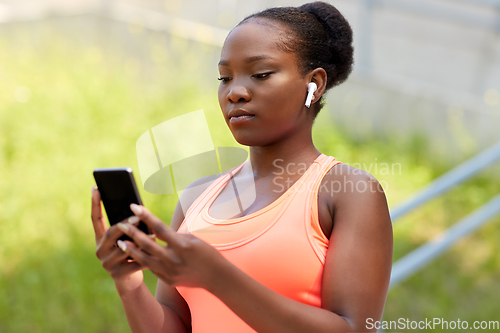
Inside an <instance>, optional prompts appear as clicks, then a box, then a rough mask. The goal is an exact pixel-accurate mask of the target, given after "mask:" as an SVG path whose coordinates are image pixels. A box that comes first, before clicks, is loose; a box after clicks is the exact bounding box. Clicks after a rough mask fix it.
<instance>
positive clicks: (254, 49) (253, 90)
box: [219, 21, 313, 146]
mask: <svg viewBox="0 0 500 333" xmlns="http://www.w3.org/2000/svg"><path fill="white" fill-rule="evenodd" d="M268 22H269V21H266V23H268ZM269 23H270V22H269ZM272 24H273V25H275V26H274V27H273V26H270V25H267V24H266V25H263V24H258V23H256V22H255V21H249V22H246V23H244V24H242V25H240V26H238V27H236V28H234V29H233V31H232V32H231V33H230V34H229V36H228V37H227V39H226V42H225V43H224V46H223V48H222V53H221V60H220V62H219V73H220V80H221V83H220V86H219V104H220V106H221V109H222V113H223V115H224V117H225V120H226V123H227V124H228V126H229V129H230V130H231V132H232V133H233V136H234V137H235V139H236V141H238V142H239V143H240V144H243V145H247V146H266V145H270V144H273V143H277V142H279V141H281V140H284V139H287V138H289V137H290V136H293V135H297V134H299V133H305V132H304V131H307V128H308V127H309V131H310V128H311V126H312V121H313V117H312V112H310V111H309V112H307V110H308V109H306V108H305V107H304V102H305V100H306V96H307V84H308V81H307V78H306V77H305V76H303V75H302V74H301V73H300V72H299V69H298V65H297V60H296V56H295V54H294V53H287V52H284V51H282V50H280V49H279V48H278V43H279V42H280V34H284V33H287V30H286V28H283V26H282V25H279V24H278V23H274V22H272Z"/></svg>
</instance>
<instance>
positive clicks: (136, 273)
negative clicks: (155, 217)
mask: <svg viewBox="0 0 500 333" xmlns="http://www.w3.org/2000/svg"><path fill="white" fill-rule="evenodd" d="M91 216H92V224H93V226H94V232H95V241H96V244H97V250H96V255H97V258H99V260H100V261H101V263H102V267H104V269H105V270H106V271H107V272H108V273H109V275H111V277H112V278H113V280H115V285H116V289H117V290H118V293H119V294H120V295H122V294H124V293H127V292H128V291H132V290H134V289H136V288H138V287H139V286H140V285H141V284H142V282H143V274H142V270H143V269H145V267H142V266H141V265H139V264H138V263H136V262H135V261H130V260H127V254H125V253H124V252H123V251H122V250H120V248H119V247H118V246H117V245H116V241H117V240H118V238H120V237H121V236H123V232H121V231H120V229H118V228H117V227H116V224H115V225H113V226H112V227H110V228H108V227H107V224H106V222H105V221H104V217H103V214H102V207H101V194H100V193H99V190H98V189H96V188H92V213H91ZM122 222H127V220H124V221H122Z"/></svg>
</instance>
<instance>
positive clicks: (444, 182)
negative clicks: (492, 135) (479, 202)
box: [390, 142, 500, 287]
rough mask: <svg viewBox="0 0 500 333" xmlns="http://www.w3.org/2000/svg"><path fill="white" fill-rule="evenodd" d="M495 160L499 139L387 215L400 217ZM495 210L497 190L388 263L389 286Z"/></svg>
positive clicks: (498, 200) (499, 153) (499, 200)
mask: <svg viewBox="0 0 500 333" xmlns="http://www.w3.org/2000/svg"><path fill="white" fill-rule="evenodd" d="M498 160H500V142H498V143H496V144H494V145H493V146H491V147H489V148H487V149H485V150H484V151H482V152H481V153H479V154H477V155H476V156H474V157H473V158H471V159H469V160H467V161H466V162H464V163H462V164H460V165H459V166H457V167H455V168H454V169H452V170H451V171H449V172H447V173H446V174H444V175H443V176H441V177H439V178H438V179H436V180H435V181H433V182H432V183H431V184H429V185H428V186H426V187H425V188H423V189H422V190H421V191H419V192H417V194H416V195H414V196H413V197H412V198H410V199H409V200H408V201H406V202H404V203H403V204H402V205H400V206H399V207H397V208H395V209H393V210H392V212H391V218H392V219H393V221H394V220H396V219H398V218H400V217H401V216H403V215H404V214H406V213H408V212H409V211H411V210H413V209H415V208H417V207H418V206H420V205H422V204H423V203H425V202H427V201H429V200H430V199H432V198H434V197H436V196H438V195H440V194H442V193H444V192H446V191H447V190H449V189H451V188H452V187H454V186H457V185H458V184H460V183H462V182H464V181H465V180H467V179H469V178H470V177H472V176H474V175H476V174H477V173H478V172H480V171H482V170H484V169H485V168H487V167H489V166H490V165H492V164H493V163H495V162H496V161H498ZM499 213H500V194H499V195H497V196H495V197H494V198H493V199H491V200H490V201H489V202H488V203H486V204H484V205H483V206H481V207H480V208H478V209H477V210H475V211H474V212H473V213H471V214H469V215H468V216H466V217H465V218H463V219H461V220H460V221H458V222H457V223H455V224H454V225H453V226H451V227H450V228H448V229H447V230H446V231H444V232H443V233H442V234H441V235H439V236H437V237H435V238H434V239H432V240H430V241H429V242H427V243H426V244H424V245H422V246H420V247H419V248H417V249H415V250H413V251H412V252H410V253H409V254H407V255H406V256H404V257H403V258H401V259H399V260H398V261H396V262H395V263H394V264H393V266H392V273H391V282H390V287H394V286H395V285H397V284H398V283H400V282H401V281H403V280H404V279H406V278H408V277H410V276H411V275H413V274H414V273H416V272H417V271H418V270H420V269H421V268H423V267H424V266H425V265H426V264H428V263H430V262H431V261H432V260H434V259H435V258H437V257H438V256H439V255H440V254H442V253H443V252H445V251H446V250H447V249H449V248H450V247H451V246H452V245H454V244H455V243H456V242H457V241H458V240H459V239H461V238H462V237H464V236H466V235H468V234H469V233H471V232H473V231H475V230H477V229H478V228H479V227H481V226H482V225H484V224H485V223H486V222H487V221H488V220H490V219H491V218H492V217H494V216H495V215H497V214H499Z"/></svg>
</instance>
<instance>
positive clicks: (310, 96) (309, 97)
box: [306, 82, 318, 108]
mask: <svg viewBox="0 0 500 333" xmlns="http://www.w3.org/2000/svg"><path fill="white" fill-rule="evenodd" d="M316 90H318V86H317V85H316V83H314V82H311V83H309V85H308V86H307V98H306V107H308V108H309V107H311V102H312V99H313V98H314V92H315V91H316Z"/></svg>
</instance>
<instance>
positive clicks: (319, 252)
mask: <svg viewBox="0 0 500 333" xmlns="http://www.w3.org/2000/svg"><path fill="white" fill-rule="evenodd" d="M341 163H342V162H340V161H337V160H336V159H335V157H333V156H326V155H323V156H322V158H320V159H319V160H318V164H319V166H318V168H317V169H316V170H315V171H314V175H311V177H310V182H311V183H310V184H308V191H307V192H305V193H306V194H305V198H303V199H302V200H304V201H305V205H306V207H305V218H304V222H305V229H306V233H307V237H308V238H309V242H310V244H311V246H312V248H313V249H314V252H315V253H316V256H317V257H318V259H319V260H320V261H321V262H322V263H323V264H324V262H325V258H326V250H327V249H328V244H329V242H330V240H329V239H328V237H326V235H325V234H324V232H323V230H322V228H321V224H320V222H319V211H318V197H319V192H320V188H321V183H322V182H323V179H324V177H325V175H326V174H327V173H328V172H329V171H330V170H331V169H332V168H333V167H334V166H335V165H337V164H341ZM327 187H328V186H327ZM330 189H331V187H329V188H327V189H326V190H327V191H328V190H330ZM328 193H330V192H328ZM330 194H333V193H330Z"/></svg>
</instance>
